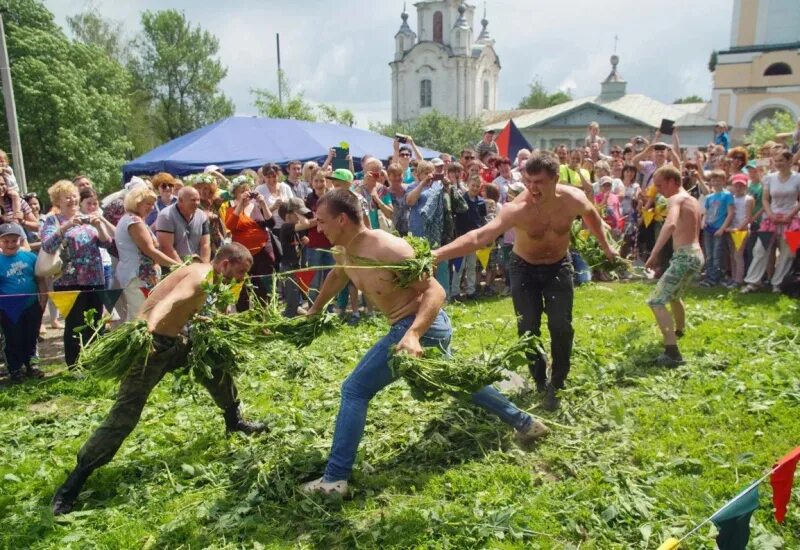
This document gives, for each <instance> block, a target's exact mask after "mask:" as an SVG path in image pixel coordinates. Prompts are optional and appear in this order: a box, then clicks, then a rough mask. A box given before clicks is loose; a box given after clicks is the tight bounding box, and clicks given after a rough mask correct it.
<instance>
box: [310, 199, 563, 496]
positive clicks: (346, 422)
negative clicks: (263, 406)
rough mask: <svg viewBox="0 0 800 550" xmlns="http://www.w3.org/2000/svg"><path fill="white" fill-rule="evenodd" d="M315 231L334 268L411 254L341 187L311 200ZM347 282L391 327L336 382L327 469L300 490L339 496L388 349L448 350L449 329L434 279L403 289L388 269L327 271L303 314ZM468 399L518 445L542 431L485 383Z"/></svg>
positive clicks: (381, 382)
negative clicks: (333, 250)
mask: <svg viewBox="0 0 800 550" xmlns="http://www.w3.org/2000/svg"><path fill="white" fill-rule="evenodd" d="M317 227H318V228H319V230H320V231H322V232H323V233H324V234H325V236H326V237H328V240H329V241H330V242H331V243H333V244H334V245H337V246H341V247H343V248H344V251H343V253H342V254H339V255H337V257H336V261H337V263H339V264H345V265H346V264H348V263H351V262H350V260H349V259H350V258H352V257H362V258H368V259H370V260H375V261H378V262H380V263H396V262H401V261H403V260H405V259H407V258H411V257H413V255H414V252H413V250H412V249H411V246H410V245H409V244H408V243H407V242H406V241H404V240H402V239H400V238H398V237H395V236H394V235H391V234H389V233H387V232H385V231H381V230H379V229H376V230H373V229H368V228H367V227H366V226H365V225H364V223H363V218H362V216H361V205H360V204H359V201H358V197H356V196H355V195H354V194H353V193H351V192H350V191H348V190H346V189H337V190H336V191H330V192H328V193H327V194H325V195H323V196H322V197H321V198H320V199H319V202H318V207H317ZM348 282H352V283H353V284H354V285H355V286H356V287H358V288H359V289H360V290H361V291H362V292H363V293H364V296H365V297H366V298H367V300H369V301H370V302H372V304H373V305H374V306H375V307H376V308H377V309H379V310H380V311H381V312H382V313H383V314H384V315H386V317H387V318H388V320H389V323H390V324H391V328H390V329H389V332H388V334H387V335H386V336H384V337H383V338H381V339H380V340H379V341H378V343H376V344H375V345H374V346H372V348H371V349H370V350H369V351H368V352H367V353H366V355H364V357H363V358H362V359H361V361H360V362H359V363H358V365H357V366H356V368H355V370H353V372H352V373H350V376H348V377H347V380H345V382H344V384H342V397H341V404H340V406H339V414H338V417H337V419H336V429H335V431H334V434H333V445H332V447H331V452H330V455H329V458H328V465H327V467H326V468H325V474H324V475H323V476H322V477H321V478H319V479H318V480H316V481H312V482H309V483H306V484H305V485H304V486H303V490H304V491H306V492H321V493H325V494H330V493H338V494H340V495H342V496H345V495H346V494H347V480H348V478H349V477H350V473H351V471H352V469H353V462H355V459H356V451H357V450H358V444H359V442H360V441H361V437H362V436H363V434H364V425H365V423H366V419H367V407H368V405H369V401H370V399H372V397H373V396H374V395H375V394H377V393H378V392H379V391H380V390H381V389H383V388H384V387H385V386H388V385H389V384H391V383H392V382H393V381H394V379H395V376H394V374H393V373H392V369H391V368H389V358H390V355H391V348H392V346H395V345H396V346H397V350H398V351H403V352H406V353H410V354H413V355H416V356H419V355H421V354H422V348H423V346H425V347H440V348H441V349H444V350H449V346H450V337H451V335H452V329H451V327H450V320H449V319H448V318H447V314H446V313H445V312H444V311H443V310H442V305H443V304H444V300H445V291H444V289H443V288H442V286H441V285H440V284H439V283H438V282H436V279H434V278H428V279H425V280H424V281H418V282H416V283H415V284H413V285H411V286H410V287H409V288H398V287H397V286H396V285H395V284H394V282H393V276H392V273H391V272H390V271H388V270H380V269H370V270H365V269H349V268H347V267H338V268H334V269H333V270H332V271H331V272H330V273H329V274H328V276H327V277H326V278H325V282H324V283H323V284H322V288H321V289H320V293H319V296H318V297H317V299H316V301H315V302H314V305H313V306H311V308H310V309H309V310H308V314H309V315H313V314H314V313H317V312H320V311H322V310H323V309H324V308H325V305H326V304H327V303H328V302H329V301H330V300H331V299H332V298H333V297H334V296H336V295H337V294H338V293H339V292H340V291H341V290H342V289H343V288H344V287H345V286H346V285H347V284H348ZM472 402H473V403H475V404H476V405H478V406H480V407H483V408H484V409H486V410H487V411H489V412H490V413H492V414H495V415H497V416H498V417H499V418H500V419H501V420H502V421H503V422H505V423H507V424H509V425H511V426H513V427H514V428H515V430H516V436H517V439H518V440H520V441H521V442H523V443H526V442H529V441H531V440H533V439H536V438H538V437H541V436H543V435H544V434H546V433H547V432H548V431H549V430H548V429H547V427H545V426H544V424H542V423H541V422H537V421H535V420H534V419H533V418H532V417H531V416H530V415H529V414H527V413H525V412H523V411H521V410H519V409H518V408H517V407H515V406H514V405H513V404H512V403H511V402H510V401H509V400H508V399H507V398H506V397H505V396H504V395H503V394H501V393H500V392H498V391H497V390H496V389H495V388H493V387H491V386H486V387H485V388H483V389H481V390H480V391H478V392H476V393H474V394H472Z"/></svg>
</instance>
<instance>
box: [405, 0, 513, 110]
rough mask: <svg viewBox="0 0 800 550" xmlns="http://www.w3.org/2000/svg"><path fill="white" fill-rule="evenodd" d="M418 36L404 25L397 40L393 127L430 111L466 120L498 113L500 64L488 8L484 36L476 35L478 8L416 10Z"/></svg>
mask: <svg viewBox="0 0 800 550" xmlns="http://www.w3.org/2000/svg"><path fill="white" fill-rule="evenodd" d="M414 7H415V8H417V32H416V33H415V32H414V31H413V30H411V27H410V26H409V25H408V14H407V13H406V11H405V7H404V8H403V13H402V15H401V18H402V20H403V23H402V24H401V25H400V30H399V31H398V32H397V34H396V35H395V54H394V61H392V62H391V63H390V64H389V65H390V66H391V68H392V121H393V122H399V121H404V120H410V119H414V118H416V117H418V116H420V115H424V114H425V113H428V112H431V111H434V110H436V111H439V112H440V113H443V114H446V115H449V116H455V117H458V118H461V119H466V118H471V117H478V116H481V114H483V113H484V112H486V111H494V110H495V108H496V103H497V81H498V77H499V74H500V60H499V59H498V57H497V54H496V53H495V51H494V40H493V39H492V38H491V37H490V36H489V31H488V30H487V26H488V24H489V22H488V21H487V20H486V9H485V8H484V14H483V19H482V20H481V27H482V28H481V31H480V33H479V34H478V36H477V37H475V35H474V28H475V27H474V26H473V19H474V17H475V6H472V5H470V4H467V3H466V2H462V1H461V0H430V1H421V2H417V3H416V4H414Z"/></svg>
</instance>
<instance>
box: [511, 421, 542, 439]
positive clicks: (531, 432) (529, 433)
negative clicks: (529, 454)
mask: <svg viewBox="0 0 800 550" xmlns="http://www.w3.org/2000/svg"><path fill="white" fill-rule="evenodd" d="M549 433H550V428H548V427H547V426H545V425H544V424H543V423H541V422H539V421H538V420H534V421H533V422H532V423H531V425H530V426H529V427H528V429H527V430H514V439H516V440H517V443H519V444H520V445H529V444H531V443H533V442H534V441H536V440H537V439H541V438H543V437H544V436H546V435H547V434H549Z"/></svg>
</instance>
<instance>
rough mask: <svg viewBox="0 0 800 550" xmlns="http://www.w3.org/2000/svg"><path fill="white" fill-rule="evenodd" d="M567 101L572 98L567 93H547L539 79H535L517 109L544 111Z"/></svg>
mask: <svg viewBox="0 0 800 550" xmlns="http://www.w3.org/2000/svg"><path fill="white" fill-rule="evenodd" d="M567 101H572V96H571V95H570V94H569V92H563V91H561V90H558V91H556V92H553V93H549V92H548V91H547V89H546V88H545V87H544V84H542V81H541V79H540V78H539V77H536V78H535V79H534V80H533V82H532V83H530V84H528V95H526V96H525V97H523V98H522V99H521V100H520V102H519V105H518V106H517V108H518V109H546V108H548V107H553V106H555V105H559V104H561V103H566V102H567Z"/></svg>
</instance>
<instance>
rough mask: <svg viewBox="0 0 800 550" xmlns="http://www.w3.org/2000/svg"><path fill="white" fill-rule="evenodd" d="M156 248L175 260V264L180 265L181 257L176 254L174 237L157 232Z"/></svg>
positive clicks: (163, 232) (164, 232)
mask: <svg viewBox="0 0 800 550" xmlns="http://www.w3.org/2000/svg"><path fill="white" fill-rule="evenodd" d="M157 237H158V247H159V248H160V249H161V251H162V252H163V253H164V254H166V255H167V256H169V257H170V258H172V259H173V260H175V261H176V262H178V263H180V261H181V257H180V256H178V253H177V252H176V251H175V235H174V234H172V233H167V232H166V231H158V232H157Z"/></svg>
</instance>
